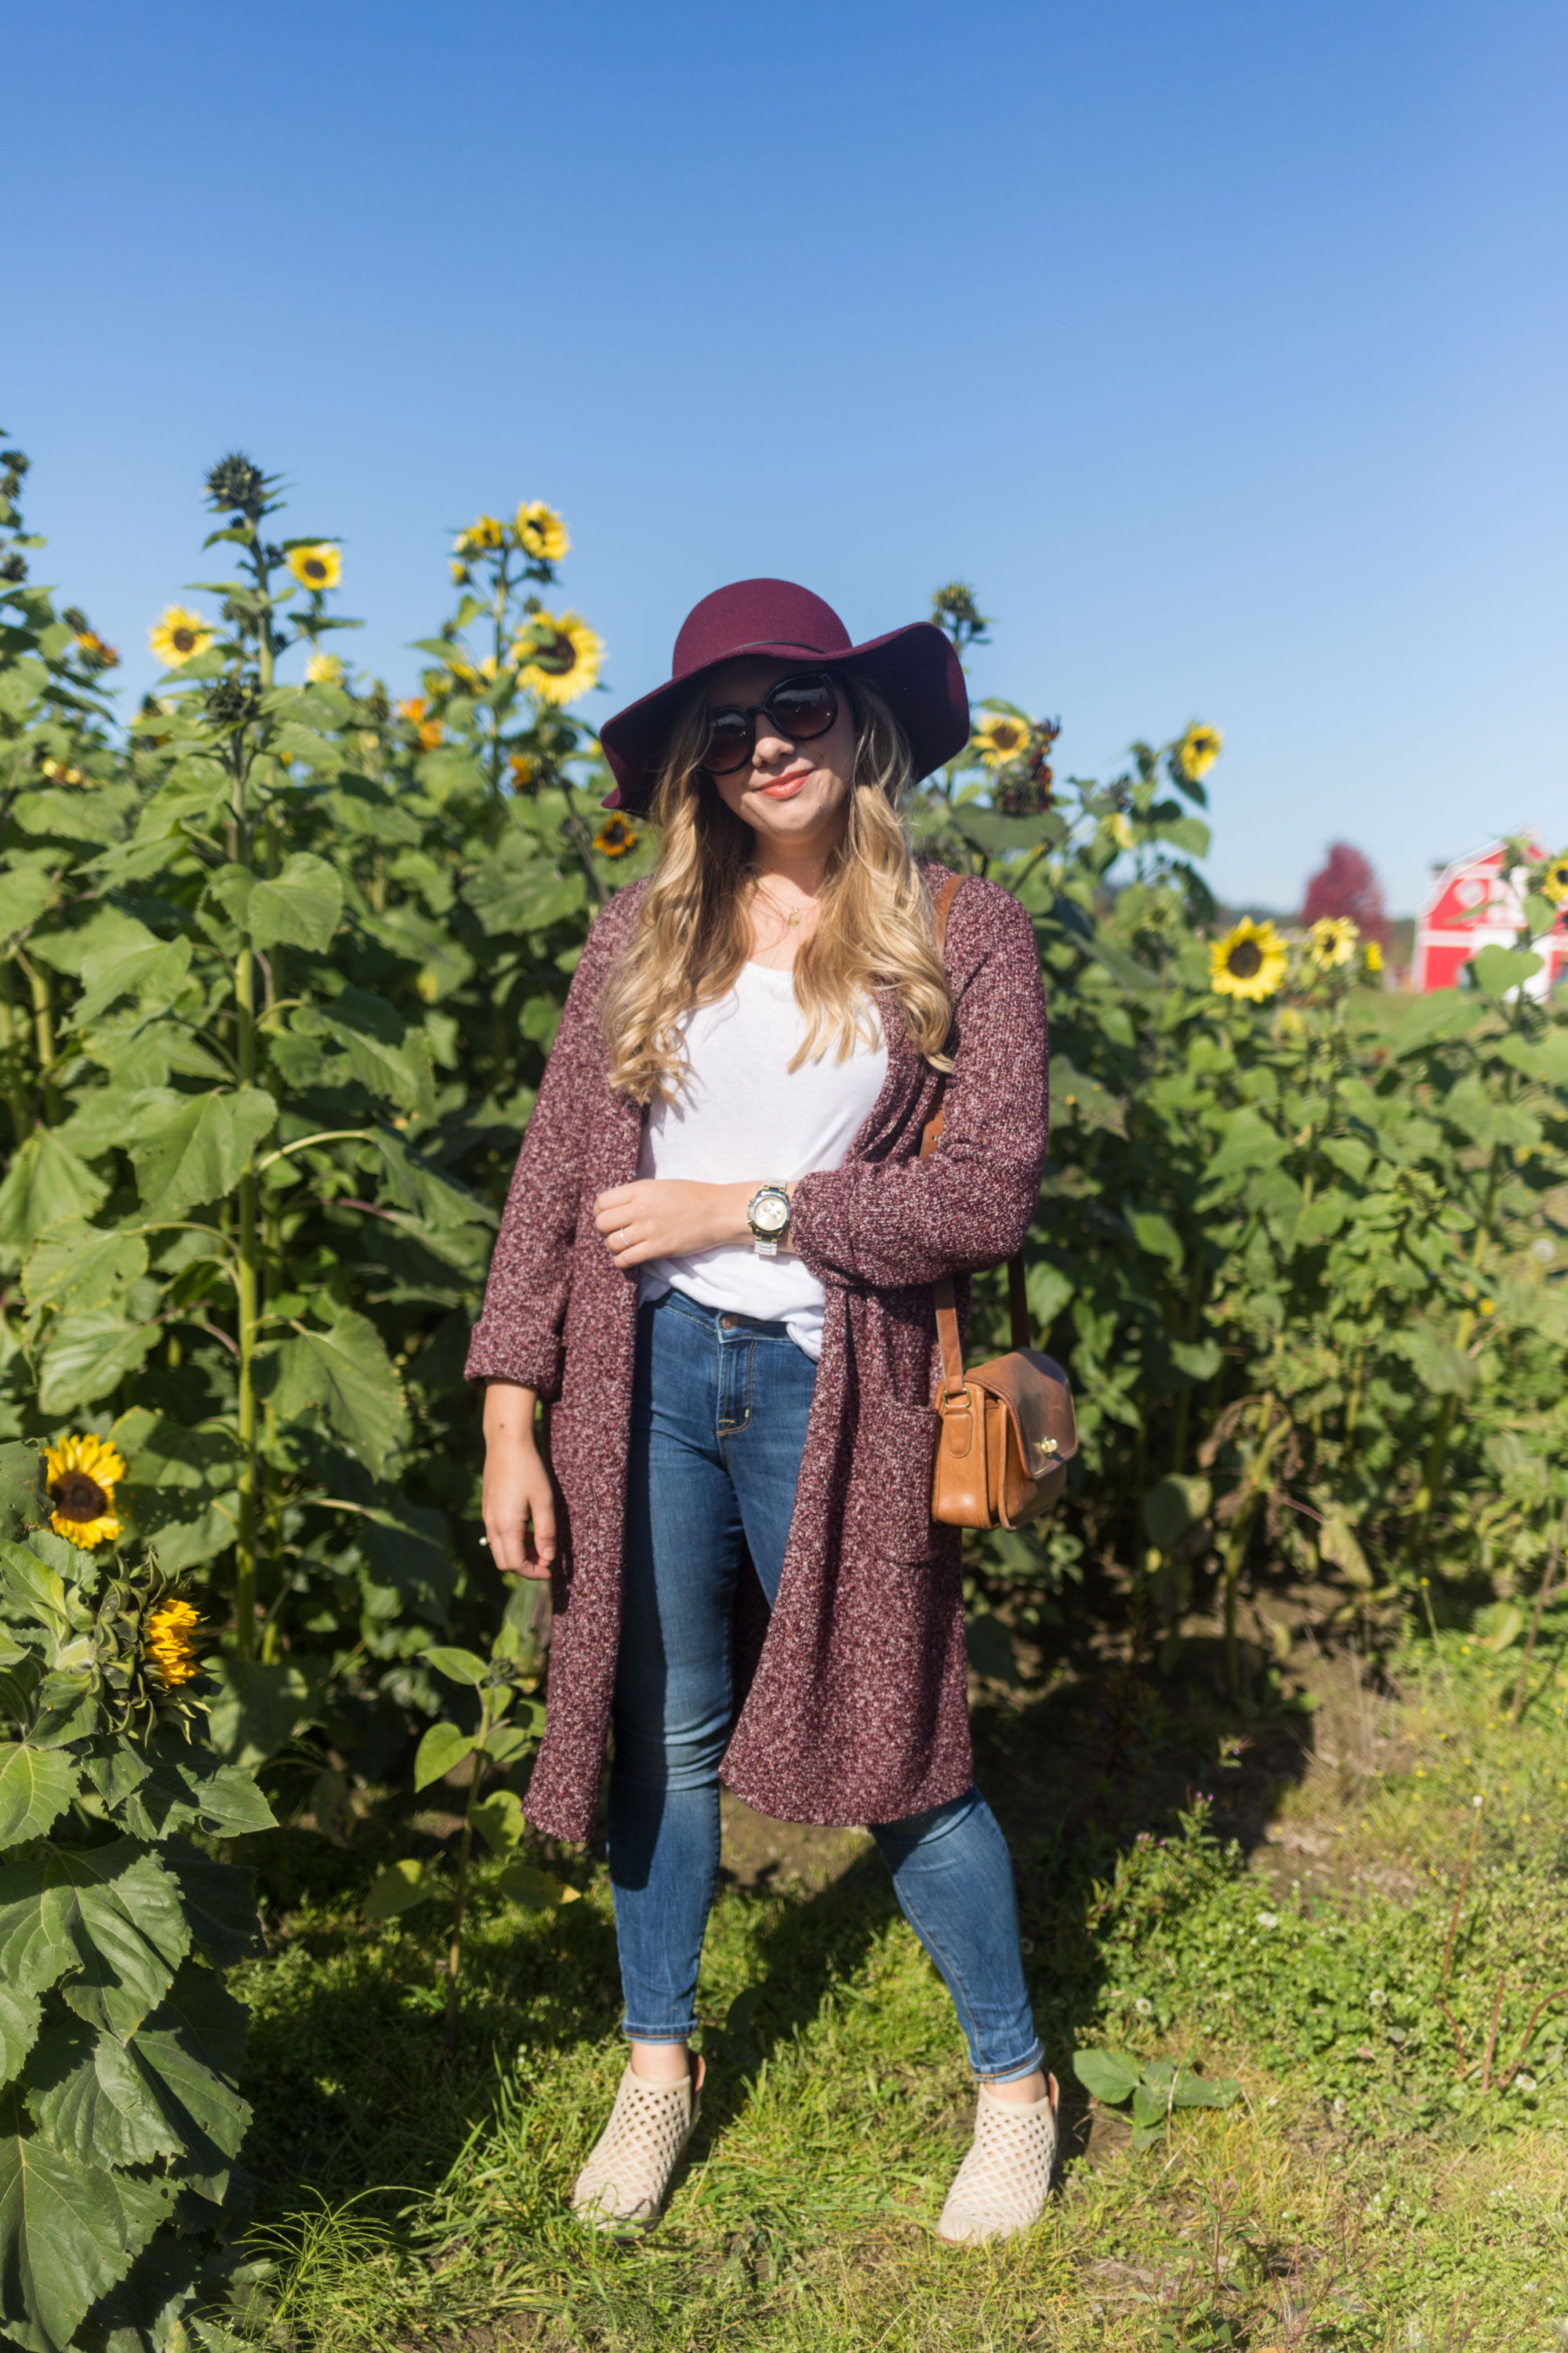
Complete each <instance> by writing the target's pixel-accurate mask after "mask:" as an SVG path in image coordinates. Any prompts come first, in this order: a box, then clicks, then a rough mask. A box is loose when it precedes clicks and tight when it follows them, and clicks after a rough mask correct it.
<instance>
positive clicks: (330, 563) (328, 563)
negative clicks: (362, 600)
mask: <svg viewBox="0 0 1568 2353" xmlns="http://www.w3.org/2000/svg"><path fill="white" fill-rule="evenodd" d="M288 564H289V571H290V572H291V573H292V574H293V575H294V577H295V579H296V580H297V581H298V582H299V583H300V587H301V588H309V589H310V590H311V591H312V592H313V593H314V594H315V595H316V596H321V594H322V592H323V591H324V590H326V589H328V588H335V587H336V586H337V585H338V583H339V581H340V580H341V579H342V576H343V559H342V556H341V555H340V554H339V553H338V551H337V549H336V548H335V547H332V546H330V545H329V544H328V543H327V542H326V541H324V540H323V541H321V543H319V544H317V545H316V546H314V547H291V548H290V549H289V556H288Z"/></svg>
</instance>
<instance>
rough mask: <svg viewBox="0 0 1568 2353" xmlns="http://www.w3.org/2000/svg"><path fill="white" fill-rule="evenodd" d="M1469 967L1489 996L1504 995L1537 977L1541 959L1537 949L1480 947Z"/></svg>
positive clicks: (1510, 993) (1479, 985)
mask: <svg viewBox="0 0 1568 2353" xmlns="http://www.w3.org/2000/svg"><path fill="white" fill-rule="evenodd" d="M1469 968H1470V970H1471V972H1472V973H1473V974H1474V975H1475V978H1476V986H1477V987H1478V988H1479V989H1482V990H1483V991H1484V992H1485V994H1486V995H1487V996H1488V997H1493V998H1500V997H1510V996H1511V995H1512V993H1513V991H1514V990H1515V989H1516V988H1522V987H1523V986H1524V984H1525V982H1526V981H1527V980H1533V979H1534V978H1535V976H1536V974H1537V973H1538V972H1539V971H1540V970H1541V958H1540V957H1539V956H1538V955H1536V953H1535V951H1534V949H1533V948H1501V947H1497V946H1492V947H1485V948H1478V950H1477V951H1476V954H1475V955H1473V956H1472V957H1471V959H1470V967H1469Z"/></svg>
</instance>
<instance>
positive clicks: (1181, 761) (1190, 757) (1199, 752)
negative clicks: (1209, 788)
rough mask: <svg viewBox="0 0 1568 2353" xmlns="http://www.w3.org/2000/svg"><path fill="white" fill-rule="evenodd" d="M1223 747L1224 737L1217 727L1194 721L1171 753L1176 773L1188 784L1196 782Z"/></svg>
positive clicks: (1203, 775) (1202, 776)
mask: <svg viewBox="0 0 1568 2353" xmlns="http://www.w3.org/2000/svg"><path fill="white" fill-rule="evenodd" d="M1224 749H1225V737H1224V736H1223V735H1222V734H1221V733H1220V732H1219V729H1218V728H1217V727H1205V726H1202V725H1200V724H1198V723H1196V722H1195V721H1194V724H1193V725H1192V726H1191V727H1189V728H1188V730H1187V732H1186V733H1185V734H1184V736H1183V737H1182V740H1181V742H1180V743H1179V744H1176V745H1175V746H1174V747H1173V750H1172V753H1171V758H1172V761H1173V764H1174V766H1175V769H1176V773H1177V775H1178V776H1181V777H1182V778H1183V779H1184V782H1185V783H1187V784H1189V785H1195V784H1198V783H1199V782H1200V781H1201V780H1202V779H1203V778H1204V777H1205V776H1207V774H1208V772H1209V770H1210V769H1211V768H1212V767H1213V766H1214V764H1215V761H1216V760H1217V759H1218V758H1219V755H1220V754H1221V753H1222V752H1223V751H1224Z"/></svg>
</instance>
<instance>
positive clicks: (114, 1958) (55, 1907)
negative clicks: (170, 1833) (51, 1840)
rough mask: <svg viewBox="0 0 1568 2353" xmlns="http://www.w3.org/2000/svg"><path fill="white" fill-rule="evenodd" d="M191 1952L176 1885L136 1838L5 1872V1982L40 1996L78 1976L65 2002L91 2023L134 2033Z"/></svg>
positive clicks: (59, 1852) (0, 1961) (0, 1933)
mask: <svg viewBox="0 0 1568 2353" xmlns="http://www.w3.org/2000/svg"><path fill="white" fill-rule="evenodd" d="M189 1944H190V1932H189V1930H188V1928H187V1927H186V1925H185V1921H184V1915H183V1913H182V1911H181V1908H180V1894H179V1889H178V1887H177V1885H176V1884H175V1883H174V1880H172V1879H171V1878H170V1877H169V1874H168V1873H167V1872H165V1871H163V1869H162V1868H161V1867H160V1866H159V1864H158V1862H156V1861H155V1859H154V1858H153V1856H152V1855H150V1854H149V1853H147V1852H146V1850H145V1849H144V1848H143V1847H142V1846H139V1845H138V1844H137V1843H136V1842H135V1841H133V1840H131V1839H116V1840H115V1841H114V1842H113V1843H112V1845H110V1846H97V1847H57V1848H53V1849H51V1850H50V1851H49V1852H47V1853H44V1854H41V1855H37V1856H34V1857H31V1858H29V1860H28V1861H26V1862H14V1863H11V1864H9V1865H7V1866H6V1868H5V1869H4V1870H0V1975H3V1976H4V1978H5V1981H6V1982H7V1983H8V1984H9V1985H11V1986H13V1987H15V1988H16V1989H17V1990H18V1991H20V1992H23V1993H41V1992H43V1991H44V1990H45V1989H46V1988H47V1987H49V1986H51V1985H54V1984H55V1983H57V1982H58V1980H59V1979H60V1978H61V1977H62V1976H64V1975H65V1973H66V1972H67V1971H72V1972H75V1974H72V1975H71V1976H70V1977H69V1978H68V1981H67V1983H66V1985H65V1988H64V1992H65V1998H66V2000H67V2002H68V2004H69V2006H70V2007H71V2009H72V2010H75V2011H76V2013H77V2015H78V2017H79V2018H85V2019H86V2020H87V2021H89V2024H91V2025H94V2026H104V2027H107V2028H109V2029H110V2031H111V2032H113V2033H117V2034H121V2035H126V2034H133V2033H134V2032H135V2031H136V2029H137V2028H138V2027H139V2026H140V2025H141V2023H142V2020H143V2019H144V2018H145V2017H146V2015H147V2013H148V2011H149V2010H152V2009H153V2008H154V2007H155V2006H156V2004H157V2003H158V2002H160V2001H161V2000H163V1996H164V1994H165V1993H166V1992H167V1991H168V1989H169V1984H170V1981H171V1979H172V1978H173V1977H174V1971H175V1969H176V1968H177V1967H178V1966H179V1963H180V1962H181V1961H182V1960H183V1959H184V1955H185V1952H186V1950H187V1948H188V1947H189Z"/></svg>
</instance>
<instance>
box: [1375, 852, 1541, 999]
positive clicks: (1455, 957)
mask: <svg viewBox="0 0 1568 2353" xmlns="http://www.w3.org/2000/svg"><path fill="white" fill-rule="evenodd" d="M1530 848H1531V853H1532V854H1533V855H1534V856H1535V857H1537V858H1540V857H1542V855H1543V854H1544V853H1543V852H1542V850H1540V849H1538V848H1537V847H1536V845H1535V843H1534V842H1533V841H1531V843H1530ZM1508 855H1509V852H1508V847H1507V844H1506V843H1504V842H1500V841H1494V842H1492V843H1490V844H1489V846H1488V847H1487V848H1486V849H1478V850H1476V851H1474V852H1473V853H1472V854H1471V856H1469V857H1468V858H1457V859H1456V860H1455V861H1454V863H1453V865H1452V866H1446V867H1445V868H1444V869H1443V871H1442V873H1441V874H1439V875H1438V876H1437V877H1436V881H1434V883H1433V885H1432V888H1431V891H1430V892H1428V894H1427V897H1426V904H1425V905H1424V906H1423V908H1422V909H1421V912H1420V913H1419V914H1418V915H1417V916H1416V918H1415V959H1414V961H1413V963H1412V965H1411V967H1410V986H1411V987H1412V988H1415V989H1429V988H1452V987H1454V984H1455V983H1456V981H1457V980H1458V977H1459V971H1460V967H1461V966H1462V965H1467V964H1468V962H1469V960H1470V958H1471V957H1472V956H1473V955H1475V953H1476V950H1477V949H1478V948H1484V947H1489V946H1491V945H1492V944H1494V943H1495V944H1496V945H1497V946H1499V947H1503V948H1510V947H1512V945H1513V944H1514V941H1515V940H1516V939H1517V938H1518V936H1519V927H1520V925H1521V923H1522V922H1523V921H1524V894H1523V892H1522V890H1521V880H1522V877H1521V876H1520V875H1519V873H1518V870H1517V869H1516V870H1515V871H1514V872H1513V873H1508V872H1505V871H1504V864H1505V861H1506V860H1507V858H1508ZM1565 916H1568V908H1560V909H1559V910H1558V913H1557V920H1556V922H1555V923H1553V924H1552V929H1551V930H1550V931H1549V932H1547V933H1545V934H1543V935H1542V937H1541V938H1540V939H1538V940H1537V941H1536V942H1535V951H1536V954H1537V955H1539V956H1541V957H1542V961H1543V969H1542V971H1541V972H1539V973H1537V975H1536V976H1535V978H1534V979H1533V980H1531V981H1530V982H1529V983H1528V984H1527V986H1528V987H1529V991H1530V994H1531V997H1544V996H1545V994H1546V992H1547V990H1548V989H1550V988H1554V987H1556V985H1557V983H1558V981H1559V980H1560V979H1561V978H1562V977H1563V973H1564V972H1565V971H1568V921H1565V920H1564V918H1565Z"/></svg>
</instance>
